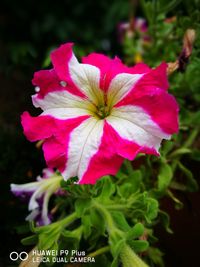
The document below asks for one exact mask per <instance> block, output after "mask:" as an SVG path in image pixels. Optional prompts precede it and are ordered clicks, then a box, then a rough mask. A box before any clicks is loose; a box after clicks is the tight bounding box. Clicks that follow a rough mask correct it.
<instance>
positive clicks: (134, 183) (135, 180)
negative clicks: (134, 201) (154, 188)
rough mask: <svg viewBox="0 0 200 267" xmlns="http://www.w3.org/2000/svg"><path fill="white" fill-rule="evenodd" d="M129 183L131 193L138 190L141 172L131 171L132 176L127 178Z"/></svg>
mask: <svg viewBox="0 0 200 267" xmlns="http://www.w3.org/2000/svg"><path fill="white" fill-rule="evenodd" d="M128 181H129V182H130V183H131V191H132V193H135V192H136V191H138V190H139V189H140V186H141V182H142V172H141V171H140V170H136V171H133V173H132V175H131V176H130V177H129V178H128Z"/></svg>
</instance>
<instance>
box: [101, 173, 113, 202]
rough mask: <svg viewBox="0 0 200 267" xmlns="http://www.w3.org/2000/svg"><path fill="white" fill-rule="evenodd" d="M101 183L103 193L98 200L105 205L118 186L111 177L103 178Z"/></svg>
mask: <svg viewBox="0 0 200 267" xmlns="http://www.w3.org/2000/svg"><path fill="white" fill-rule="evenodd" d="M101 183H102V184H101V188H102V191H101V194H100V196H99V197H98V199H99V201H100V202H101V203H105V202H107V200H108V199H109V198H110V197H111V196H112V195H113V194H114V192H115V190H116V186H115V184H114V183H113V181H112V180H111V178H110V177H109V176H105V177H103V179H102V182H101Z"/></svg>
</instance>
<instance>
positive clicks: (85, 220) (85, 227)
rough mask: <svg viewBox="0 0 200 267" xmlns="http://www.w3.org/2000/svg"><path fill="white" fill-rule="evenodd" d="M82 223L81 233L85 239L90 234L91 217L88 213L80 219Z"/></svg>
mask: <svg viewBox="0 0 200 267" xmlns="http://www.w3.org/2000/svg"><path fill="white" fill-rule="evenodd" d="M81 222H82V225H83V234H84V237H85V239H87V238H88V237H89V236H90V234H91V231H92V230H91V227H92V224H91V218H90V216H89V215H84V216H83V217H82V219H81Z"/></svg>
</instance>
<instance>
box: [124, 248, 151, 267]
mask: <svg viewBox="0 0 200 267" xmlns="http://www.w3.org/2000/svg"><path fill="white" fill-rule="evenodd" d="M120 257H121V261H122V264H123V267H148V265H147V264H146V263H145V262H144V261H142V260H141V259H140V257H139V256H138V255H137V254H136V253H135V252H134V251H133V250H132V249H131V248H130V247H129V246H128V245H125V246H124V247H123V249H122V251H121V253H120Z"/></svg>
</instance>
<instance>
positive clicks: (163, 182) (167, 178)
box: [158, 163, 173, 192]
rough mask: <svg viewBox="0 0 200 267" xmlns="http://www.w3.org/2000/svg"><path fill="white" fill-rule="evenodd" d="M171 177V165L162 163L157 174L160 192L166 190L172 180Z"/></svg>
mask: <svg viewBox="0 0 200 267" xmlns="http://www.w3.org/2000/svg"><path fill="white" fill-rule="evenodd" d="M172 177H173V172H172V169H171V166H170V165H168V164H164V163H162V164H161V167H160V172H159V175H158V190H159V191H161V192H162V191H164V190H166V189H167V187H168V186H169V184H170V182H171V180H172Z"/></svg>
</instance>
